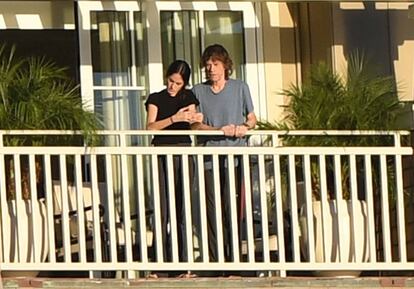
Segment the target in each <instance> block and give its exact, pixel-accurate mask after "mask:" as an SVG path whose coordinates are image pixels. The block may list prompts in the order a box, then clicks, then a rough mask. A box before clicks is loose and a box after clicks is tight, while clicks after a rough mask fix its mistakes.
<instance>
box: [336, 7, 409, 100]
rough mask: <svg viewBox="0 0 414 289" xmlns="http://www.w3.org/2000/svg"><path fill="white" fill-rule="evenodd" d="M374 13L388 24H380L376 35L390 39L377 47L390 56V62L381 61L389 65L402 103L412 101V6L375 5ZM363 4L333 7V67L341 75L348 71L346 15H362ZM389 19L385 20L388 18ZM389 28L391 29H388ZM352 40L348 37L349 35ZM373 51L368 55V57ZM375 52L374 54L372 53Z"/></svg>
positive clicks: (387, 60)
mask: <svg viewBox="0 0 414 289" xmlns="http://www.w3.org/2000/svg"><path fill="white" fill-rule="evenodd" d="M372 5H375V13H376V14H378V15H384V16H383V18H384V19H386V18H388V21H389V22H388V23H383V22H379V23H378V25H382V26H383V27H378V31H377V33H379V34H382V35H381V37H383V38H384V39H388V42H387V43H386V45H384V46H377V47H374V48H371V49H375V48H377V49H378V50H383V51H384V54H385V51H386V53H387V54H388V53H389V58H390V59H385V58H383V59H378V60H377V64H381V63H379V62H380V61H383V62H384V63H387V62H389V65H390V72H389V73H394V74H395V77H396V81H397V83H398V85H399V96H400V99H401V100H403V101H408V100H413V75H414V74H413V73H414V71H413V70H414V19H409V18H408V6H409V3H402V2H401V3H373V4H372ZM363 9H365V8H364V5H362V3H359V2H356V3H335V4H333V23H334V33H333V34H334V46H333V55H334V57H333V58H334V59H333V66H334V68H335V69H336V70H337V71H339V72H340V73H344V72H345V70H346V61H345V53H346V52H345V49H344V46H346V45H347V39H346V35H345V34H346V32H345V29H344V26H345V25H346V21H345V20H344V18H345V14H346V13H355V14H356V13H358V11H362V10H363ZM385 15H386V16H385ZM388 25H389V26H388ZM348 37H349V35H348ZM369 52H370V51H368V53H369ZM371 52H372V51H371Z"/></svg>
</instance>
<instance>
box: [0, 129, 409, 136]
mask: <svg viewBox="0 0 414 289" xmlns="http://www.w3.org/2000/svg"><path fill="white" fill-rule="evenodd" d="M73 134H76V135H81V134H82V132H81V131H71V130H0V136H3V135H73ZM97 134H98V135H143V136H145V135H148V136H152V135H165V134H167V135H183V134H188V135H224V133H223V132H222V131H220V130H186V131H183V130H162V131H160V130H99V131H97ZM409 134H410V131H407V130H388V131H381V130H251V131H248V132H247V135H278V136H306V135H312V136H364V135H371V136H372V135H384V136H386V135H409Z"/></svg>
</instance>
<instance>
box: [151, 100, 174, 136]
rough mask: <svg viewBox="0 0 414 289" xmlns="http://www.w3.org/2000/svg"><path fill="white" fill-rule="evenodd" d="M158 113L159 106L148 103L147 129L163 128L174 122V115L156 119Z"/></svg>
mask: <svg viewBox="0 0 414 289" xmlns="http://www.w3.org/2000/svg"><path fill="white" fill-rule="evenodd" d="M157 115H158V107H157V106H155V105H153V104H148V108H147V129H148V130H161V129H164V128H166V127H167V126H170V125H171V124H173V119H172V117H167V118H164V119H161V120H158V121H157V120H156V119H157Z"/></svg>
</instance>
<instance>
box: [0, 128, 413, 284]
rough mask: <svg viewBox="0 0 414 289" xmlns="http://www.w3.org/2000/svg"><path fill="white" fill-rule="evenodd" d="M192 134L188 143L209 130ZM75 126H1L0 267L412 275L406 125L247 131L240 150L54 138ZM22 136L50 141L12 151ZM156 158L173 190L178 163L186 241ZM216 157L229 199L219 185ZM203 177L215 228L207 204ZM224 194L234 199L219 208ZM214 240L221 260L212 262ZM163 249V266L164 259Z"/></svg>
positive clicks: (108, 134)
mask: <svg viewBox="0 0 414 289" xmlns="http://www.w3.org/2000/svg"><path fill="white" fill-rule="evenodd" d="M182 133H183V132H169V134H182ZM190 133H192V134H193V138H194V139H197V137H198V136H199V135H201V134H217V132H198V131H192V132H190ZM70 134H72V133H71V132H60V131H30V132H28V131H1V132H0V136H1V139H0V140H1V143H0V172H1V174H0V205H1V206H0V213H1V214H0V221H1V222H0V226H1V227H0V244H1V246H0V268H1V270H2V271H23V270H24V271H27V270H36V271H39V270H40V271H59V270H60V271H63V270H64V271H71V270H73V271H79V270H85V271H101V272H109V271H111V272H112V271H141V272H142V271H153V270H156V271H163V270H166V271H171V270H191V271H217V270H223V271H232V270H237V271H276V272H279V273H280V274H281V275H282V276H286V274H287V273H288V272H290V271H303V270H312V271H320V272H325V271H338V270H347V271H364V270H366V271H370V270H399V271H401V270H414V263H413V262H412V260H410V258H409V257H408V254H407V251H408V250H412V249H409V246H410V245H411V244H410V240H409V238H407V235H406V234H407V230H408V229H407V228H408V227H407V226H408V225H409V222H408V221H407V220H406V219H407V211H406V204H407V203H408V202H409V200H410V198H409V194H408V193H410V192H411V191H412V189H413V188H411V187H410V182H409V180H411V178H412V176H410V175H409V169H410V167H411V166H412V163H411V162H412V160H411V157H412V155H413V150H412V148H411V146H410V145H403V143H404V139H405V138H408V137H409V134H408V132H404V131H402V132H370V131H366V132H361V131H359V132H355V131H291V132H281V131H255V132H251V133H250V145H249V146H248V147H202V146H196V145H194V146H191V147H152V146H150V145H148V143H149V139H150V138H151V136H152V135H154V134H163V132H150V131H102V132H100V135H101V136H102V138H103V140H102V145H99V146H94V147H84V146H82V145H79V146H76V145H73V146H62V145H58V144H56V141H58V142H59V141H60V142H63V141H65V140H64V139H63V136H67V135H70ZM58 136H59V138H58ZM286 136H290V137H292V138H299V137H302V138H303V137H305V138H306V139H308V140H309V139H311V138H321V137H323V138H324V139H325V140H327V143H329V142H330V140H333V139H338V138H341V139H342V140H343V139H351V138H353V139H355V138H372V137H378V136H381V137H382V138H384V143H387V145H382V146H359V147H356V146H346V147H344V146H341V147H336V146H329V145H326V146H303V145H302V146H301V145H295V146H292V145H291V146H284V144H285V143H286V142H285V141H284V140H285V137H286ZM23 137H31V140H36V138H43V140H44V139H49V141H50V143H51V144H50V145H48V146H24V145H14V146H11V145H7V144H9V143H10V141H11V139H12V138H20V140H22V138H23ZM52 140H54V141H55V142H53V145H52ZM79 143H82V142H81V141H79ZM160 156H165V164H166V171H167V175H168V179H167V183H168V184H167V185H168V186H169V187H170V188H172V187H174V174H175V173H177V172H174V169H173V164H174V162H175V161H176V160H177V159H178V160H179V162H180V163H181V165H182V171H181V174H182V181H183V188H184V194H183V206H184V211H185V214H184V216H183V220H184V225H183V232H184V233H183V234H184V236H183V239H182V240H181V238H180V237H179V233H178V232H179V231H178V230H177V224H176V223H177V220H176V218H175V216H176V206H175V205H173V204H176V200H175V197H176V195H175V192H174V190H173V189H171V190H169V192H170V194H169V196H168V200H167V204H168V211H169V212H170V216H171V218H170V219H169V224H168V230H167V232H165V231H163V230H162V220H161V217H162V212H161V208H160V201H161V200H162V197H161V196H160V186H159V183H160V182H159V174H158V170H159V162H158V159H159V157H160ZM206 159H210V160H211V162H210V164H207V163H206ZM222 160H224V161H223V164H224V165H222V167H223V170H224V171H225V172H224V174H225V178H226V179H227V180H228V183H229V188H228V191H227V192H226V193H221V192H220V186H221V183H220V163H221V162H222ZM211 164H212V165H211ZM208 166H211V167H208ZM229 168H236V169H229ZM209 170H210V171H209ZM210 172H211V174H212V176H213V178H214V193H215V195H214V197H215V203H214V208H215V209H214V210H213V211H214V216H215V218H214V223H212V222H211V221H212V220H211V218H212V215H210V217H209V218H210V220H209V218H208V216H207V207H206V189H205V181H206V178H207V176H206V174H209V173H210ZM411 174H412V172H411ZM238 176H241V178H239V177H238ZM222 177H223V176H222ZM238 179H240V180H241V181H240V185H238V184H239V182H238ZM238 187H240V188H238ZM225 198H227V199H228V200H229V202H228V204H229V205H228V206H226V207H222V205H221V203H222V202H223V200H224V199H225ZM342 199H345V201H341V200H342ZM316 200H322V201H321V202H319V203H317V202H315V201H316ZM318 212H319V214H320V216H321V217H319V216H318ZM331 217H332V218H331ZM226 220H229V221H228V222H226ZM210 225H212V226H214V228H216V231H217V240H218V241H217V243H216V244H215V245H214V244H213V243H210V242H209V236H208V233H207V232H208V228H209V226H210ZM226 232H230V234H229V237H226V236H227V234H226ZM166 238H169V240H170V242H169V245H168V246H167V247H165V245H163V240H166ZM180 240H181V241H180ZM212 246H214V248H211V247H212ZM209 247H210V250H211V249H212V250H214V252H216V254H217V256H218V260H214V261H211V260H210V257H209V256H210V255H209ZM164 250H167V251H168V252H169V254H170V255H171V260H164V257H165V256H166V254H164ZM229 250H230V251H229ZM179 251H181V252H179ZM180 256H181V259H180Z"/></svg>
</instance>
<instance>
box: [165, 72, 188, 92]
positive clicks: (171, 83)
mask: <svg viewBox="0 0 414 289" xmlns="http://www.w3.org/2000/svg"><path fill="white" fill-rule="evenodd" d="M183 86H184V80H183V78H182V77H181V75H180V74H179V73H173V74H171V75H170V76H168V79H167V91H168V93H169V95H171V96H176V95H177V93H178V92H179V91H180V90H181V89H182V88H183Z"/></svg>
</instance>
